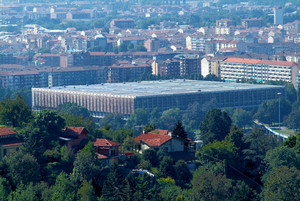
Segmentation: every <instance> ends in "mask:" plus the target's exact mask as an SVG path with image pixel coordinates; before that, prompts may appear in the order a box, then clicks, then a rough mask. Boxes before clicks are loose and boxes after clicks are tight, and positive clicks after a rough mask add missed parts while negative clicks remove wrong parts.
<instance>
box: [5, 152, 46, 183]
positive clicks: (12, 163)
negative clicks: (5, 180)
mask: <svg viewBox="0 0 300 201" xmlns="http://www.w3.org/2000/svg"><path fill="white" fill-rule="evenodd" d="M4 163H5V164H6V165H7V170H8V176H9V178H10V179H11V180H12V182H13V184H14V185H15V186H17V185H18V184H21V183H23V184H24V185H27V184H29V183H30V182H38V181H40V177H41V175H40V165H39V164H38V162H37V160H36V159H35V158H34V157H33V156H32V155H30V154H26V153H23V152H22V151H17V152H15V153H13V154H10V155H8V156H6V157H5V158H4Z"/></svg>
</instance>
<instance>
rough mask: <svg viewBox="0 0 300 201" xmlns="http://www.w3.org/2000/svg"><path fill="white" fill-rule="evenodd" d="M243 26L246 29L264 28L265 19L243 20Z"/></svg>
mask: <svg viewBox="0 0 300 201" xmlns="http://www.w3.org/2000/svg"><path fill="white" fill-rule="evenodd" d="M242 26H243V27H244V28H246V29H249V28H252V27H262V26H263V19H261V18H248V19H243V20H242Z"/></svg>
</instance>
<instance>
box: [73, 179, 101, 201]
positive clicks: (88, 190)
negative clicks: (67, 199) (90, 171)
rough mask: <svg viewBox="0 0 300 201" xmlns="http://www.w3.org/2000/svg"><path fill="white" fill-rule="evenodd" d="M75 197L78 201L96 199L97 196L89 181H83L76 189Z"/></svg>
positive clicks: (94, 200)
mask: <svg viewBox="0 0 300 201" xmlns="http://www.w3.org/2000/svg"><path fill="white" fill-rule="evenodd" d="M77 197H78V200H79V201H97V196H96V194H95V190H94V187H93V186H92V184H91V182H87V181H83V183H82V185H81V187H80V188H79V189H78V191H77Z"/></svg>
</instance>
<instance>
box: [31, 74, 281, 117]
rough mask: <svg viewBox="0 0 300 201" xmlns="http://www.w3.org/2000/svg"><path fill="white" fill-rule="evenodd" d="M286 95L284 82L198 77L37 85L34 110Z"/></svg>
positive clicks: (247, 101)
mask: <svg viewBox="0 0 300 201" xmlns="http://www.w3.org/2000/svg"><path fill="white" fill-rule="evenodd" d="M277 93H281V94H283V95H284V96H285V94H286V93H285V87H284V86H271V85H254V84H242V83H231V82H210V81H197V80H182V79H178V80H164V81H144V82H127V83H103V84H98V85H89V86H88V85H80V86H65V87H52V88H33V89H32V106H33V109H34V110H41V109H55V108H57V106H58V105H60V104H63V103H65V102H71V103H76V104H77V105H80V106H83V107H86V108H87V109H88V110H89V111H90V112H91V113H92V114H93V115H94V116H103V115H105V114H106V113H121V114H124V115H125V116H126V115H130V114H132V113H133V112H134V111H135V109H136V108H146V109H148V110H149V111H151V110H152V109H154V108H158V110H159V111H160V112H162V111H164V110H167V109H170V108H179V109H181V110H186V109H187V107H188V105H189V104H192V103H194V102H195V101H198V102H199V103H200V104H204V103H206V102H208V101H212V100H215V102H216V104H217V106H218V107H220V108H222V107H239V108H253V107H258V106H259V104H261V103H262V102H263V101H265V100H270V99H275V98H278V95H277Z"/></svg>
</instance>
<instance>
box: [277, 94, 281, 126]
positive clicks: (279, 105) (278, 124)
mask: <svg viewBox="0 0 300 201" xmlns="http://www.w3.org/2000/svg"><path fill="white" fill-rule="evenodd" d="M277 95H278V130H281V129H280V95H281V92H278V93H277Z"/></svg>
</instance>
